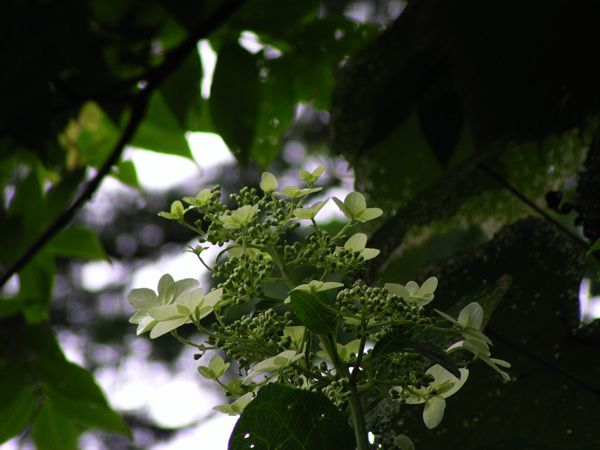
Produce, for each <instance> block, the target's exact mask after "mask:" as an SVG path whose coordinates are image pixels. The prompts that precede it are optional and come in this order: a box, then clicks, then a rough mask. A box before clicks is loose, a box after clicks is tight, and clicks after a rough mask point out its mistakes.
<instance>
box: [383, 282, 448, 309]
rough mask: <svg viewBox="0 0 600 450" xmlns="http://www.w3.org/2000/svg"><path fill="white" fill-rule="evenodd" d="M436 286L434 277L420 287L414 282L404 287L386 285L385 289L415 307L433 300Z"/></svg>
mask: <svg viewBox="0 0 600 450" xmlns="http://www.w3.org/2000/svg"><path fill="white" fill-rule="evenodd" d="M437 285H438V279H437V278H436V277H429V278H427V279H426V280H425V282H424V283H423V284H422V285H421V286H420V287H419V285H418V284H417V283H416V282H414V281H409V282H408V283H406V285H405V286H403V285H401V284H395V283H386V284H385V288H386V289H387V290H388V292H390V293H391V294H395V295H397V296H398V297H401V298H403V299H404V300H406V301H407V302H408V303H412V304H415V305H417V306H425V305H427V304H428V303H430V302H431V301H432V300H433V297H434V295H433V293H434V292H435V290H436V288H437Z"/></svg>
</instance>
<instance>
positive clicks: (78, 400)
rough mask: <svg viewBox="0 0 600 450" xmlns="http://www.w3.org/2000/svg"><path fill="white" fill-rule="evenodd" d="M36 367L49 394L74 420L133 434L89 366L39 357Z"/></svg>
mask: <svg viewBox="0 0 600 450" xmlns="http://www.w3.org/2000/svg"><path fill="white" fill-rule="evenodd" d="M35 367H36V370H37V372H38V374H39V376H40V378H41V379H42V380H43V382H44V384H45V386H46V389H45V392H46V395H47V398H49V399H51V400H52V402H53V404H54V406H55V408H56V410H58V411H60V412H61V413H62V414H64V415H65V416H67V417H69V418H70V420H73V421H75V422H79V423H81V424H83V425H86V426H89V427H95V428H102V429H104V430H106V431H111V432H115V433H122V434H126V435H128V434H129V429H128V427H127V425H126V424H125V422H124V421H123V419H122V418H121V417H120V416H119V415H118V414H117V413H116V412H115V411H113V410H112V409H111V407H110V406H109V404H108V402H107V401H106V398H105V397H104V394H103V393H102V391H101V390H100V388H99V387H98V385H97V384H96V382H95V381H94V378H93V377H92V375H91V374H90V373H89V372H88V371H87V370H85V369H83V368H81V367H79V366H77V365H75V364H73V363H69V362H66V361H65V362H57V361H55V360H48V359H44V358H39V359H38V360H37V361H36V366H35Z"/></svg>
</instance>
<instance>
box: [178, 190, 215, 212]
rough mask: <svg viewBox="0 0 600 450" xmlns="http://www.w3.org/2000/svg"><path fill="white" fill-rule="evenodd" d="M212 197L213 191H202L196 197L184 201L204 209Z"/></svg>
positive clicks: (185, 198)
mask: <svg viewBox="0 0 600 450" xmlns="http://www.w3.org/2000/svg"><path fill="white" fill-rule="evenodd" d="M211 197H212V189H202V190H201V191H200V192H198V194H197V195H196V196H195V197H183V201H184V202H186V203H188V204H190V205H192V206H195V207H197V208H202V207H203V206H204V205H206V204H207V203H208V202H209V201H210V198H211Z"/></svg>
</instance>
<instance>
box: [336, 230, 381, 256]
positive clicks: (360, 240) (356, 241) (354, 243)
mask: <svg viewBox="0 0 600 450" xmlns="http://www.w3.org/2000/svg"><path fill="white" fill-rule="evenodd" d="M366 245H367V235H366V234H364V233H356V234H354V235H352V237H350V238H349V239H348V240H347V241H346V243H345V244H344V248H345V249H346V250H350V251H352V252H357V253H359V254H360V256H361V257H362V259H364V260H365V261H368V260H370V259H373V258H375V257H376V256H377V255H379V253H380V251H379V249H376V248H365V246H366Z"/></svg>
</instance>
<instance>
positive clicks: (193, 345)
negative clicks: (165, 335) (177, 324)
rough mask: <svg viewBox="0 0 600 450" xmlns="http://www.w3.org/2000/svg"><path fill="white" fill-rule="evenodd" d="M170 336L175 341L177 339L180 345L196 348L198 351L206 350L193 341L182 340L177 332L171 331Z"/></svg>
mask: <svg viewBox="0 0 600 450" xmlns="http://www.w3.org/2000/svg"><path fill="white" fill-rule="evenodd" d="M171 336H173V337H174V338H175V339H177V340H178V341H179V342H181V343H182V344H186V345H191V346H192V347H196V348H197V349H198V350H206V349H207V348H206V347H205V346H204V345H202V344H196V343H195V342H193V341H190V340H189V339H186V338H184V337H183V336H181V335H180V334H179V333H178V332H177V330H173V331H171Z"/></svg>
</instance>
